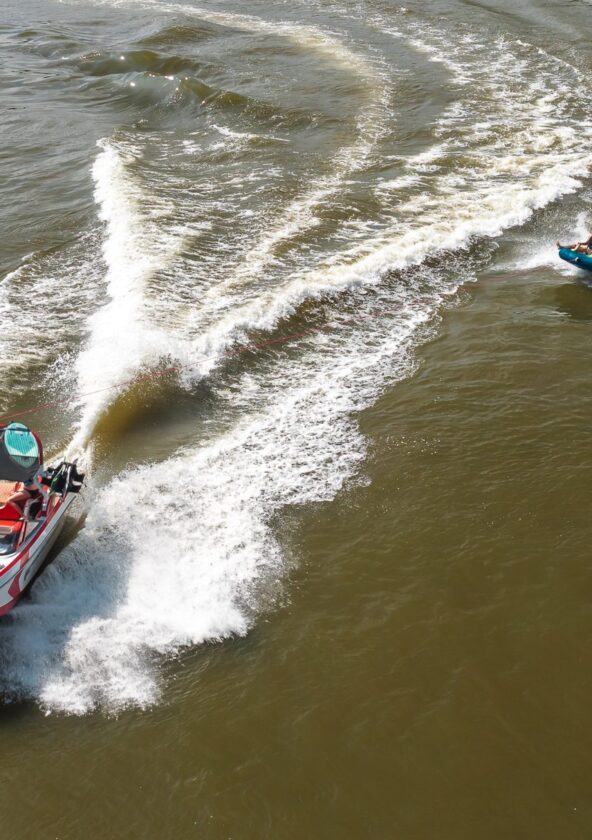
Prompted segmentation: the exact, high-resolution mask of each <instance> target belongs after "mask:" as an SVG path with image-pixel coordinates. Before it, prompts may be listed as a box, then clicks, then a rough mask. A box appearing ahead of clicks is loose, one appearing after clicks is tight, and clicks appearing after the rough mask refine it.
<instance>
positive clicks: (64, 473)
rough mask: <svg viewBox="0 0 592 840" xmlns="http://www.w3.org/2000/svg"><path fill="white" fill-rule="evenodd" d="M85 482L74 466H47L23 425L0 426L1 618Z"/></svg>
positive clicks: (42, 556)
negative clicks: (44, 464)
mask: <svg viewBox="0 0 592 840" xmlns="http://www.w3.org/2000/svg"><path fill="white" fill-rule="evenodd" d="M83 480H84V476H83V475H82V474H81V473H79V472H78V471H77V469H76V464H75V463H73V464H71V463H67V462H65V461H63V462H62V463H60V464H58V465H57V466H56V467H52V468H45V467H44V466H43V446H42V444H41V441H40V440H39V438H38V437H37V435H36V434H35V433H34V432H32V431H31V430H30V429H28V428H27V427H26V426H24V425H23V424H22V423H8V424H7V425H5V426H0V616H2V615H5V614H6V613H7V612H8V611H9V610H11V609H12V607H14V605H15V604H16V603H17V601H18V600H19V598H20V597H21V596H22V595H23V593H24V592H25V590H26V588H27V587H28V586H29V584H30V583H31V581H32V580H33V578H34V577H35V575H36V574H37V572H38V571H39V569H40V568H41V566H42V564H43V561H44V560H45V559H46V558H47V555H48V554H49V551H50V549H51V547H52V546H53V544H54V543H55V541H56V539H57V538H58V536H59V534H60V531H61V530H62V528H63V527H64V524H65V520H66V514H67V512H68V509H69V508H70V506H71V504H72V502H73V501H74V499H75V498H76V494H77V493H78V492H79V491H80V488H81V487H82V482H83Z"/></svg>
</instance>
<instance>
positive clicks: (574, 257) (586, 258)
mask: <svg viewBox="0 0 592 840" xmlns="http://www.w3.org/2000/svg"><path fill="white" fill-rule="evenodd" d="M559 256H560V257H561V259H562V260H565V262H568V263H571V264H572V265H576V266H577V267H578V268H585V269H586V270H587V271H592V254H579V253H578V252H577V251H572V250H571V249H570V248H560V249H559Z"/></svg>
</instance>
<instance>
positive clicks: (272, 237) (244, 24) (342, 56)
mask: <svg viewBox="0 0 592 840" xmlns="http://www.w3.org/2000/svg"><path fill="white" fill-rule="evenodd" d="M107 2H108V0H107ZM113 2H114V3H115V4H116V5H117V0H113ZM138 2H139V4H140V5H142V6H148V7H154V8H157V9H158V10H159V11H162V12H167V13H170V12H181V13H183V14H185V15H190V16H194V17H198V18H200V19H203V20H208V21H211V22H213V23H218V24H221V25H224V26H232V27H235V28H241V29H245V30H247V31H249V32H268V33H271V34H273V35H279V36H282V37H285V38H286V39H289V40H291V41H292V42H293V43H295V44H297V45H298V46H299V47H300V48H301V49H303V50H308V51H310V52H313V53H318V54H319V55H321V56H323V57H324V58H326V59H328V60H329V61H331V63H332V64H336V65H337V66H341V67H342V68H343V69H344V70H345V71H346V72H347V73H348V74H351V73H352V72H353V73H355V74H356V75H357V77H358V79H359V80H360V81H361V82H362V83H363V84H364V86H365V88H366V90H367V100H368V101H367V102H366V103H365V104H364V107H363V108H362V111H361V113H360V114H359V115H358V117H357V120H356V132H357V134H358V138H357V139H356V141H355V142H354V143H353V144H351V145H350V146H347V147H345V148H342V149H340V150H339V151H338V152H337V153H336V155H335V157H334V159H333V161H332V163H331V174H329V175H327V176H326V177H324V178H320V179H317V180H316V182H315V183H314V186H313V187H312V188H311V189H310V190H308V191H307V192H305V193H304V195H302V196H299V197H298V198H296V199H295V200H294V201H293V202H292V203H291V204H290V205H289V206H288V207H287V208H286V210H285V211H284V213H283V214H282V217H281V218H280V219H279V220H278V222H277V223H275V224H274V225H273V227H272V228H271V229H269V230H267V231H266V232H265V234H264V235H263V236H262V237H261V239H260V240H259V242H258V243H257V244H256V245H254V246H253V247H252V248H250V249H249V251H248V252H247V254H246V255H244V257H243V258H242V260H241V263H240V264H239V265H238V266H237V267H236V269H235V271H234V272H233V273H232V275H231V276H230V277H229V278H228V280H226V281H225V282H224V283H223V284H222V288H221V285H217V286H216V292H215V293H216V295H217V296H218V295H219V294H220V293H221V292H222V291H223V289H224V288H230V287H232V286H235V285H240V284H241V283H244V282H245V281H250V280H251V279H252V278H253V277H254V276H256V275H259V274H261V273H262V272H263V271H264V270H265V269H266V268H267V267H268V266H269V265H270V263H271V262H272V261H273V259H274V254H275V252H276V249H277V247H278V245H280V244H281V243H283V242H286V241H289V240H290V239H292V238H293V237H295V236H296V235H297V234H299V233H301V232H302V231H304V230H307V229H309V228H311V227H314V226H315V225H316V224H317V222H318V220H317V217H316V215H315V208H317V207H318V206H319V205H320V204H322V203H323V202H324V201H326V200H327V199H328V198H329V197H330V196H332V195H334V194H335V192H336V191H337V190H338V189H339V186H340V184H341V183H342V182H343V180H344V179H345V178H346V177H347V176H348V175H351V174H352V173H354V172H355V171H357V170H359V169H361V168H362V167H363V166H364V165H365V164H367V162H368V161H369V160H370V157H371V154H372V150H373V149H374V147H375V146H376V143H377V142H378V140H379V138H380V137H381V135H382V134H383V133H384V131H385V126H386V122H387V120H388V119H390V120H391V123H392V119H393V115H392V113H389V110H388V104H389V101H390V97H391V84H392V82H390V81H389V80H388V78H387V76H386V74H385V72H384V70H383V71H382V72H378V69H377V68H376V66H374V65H373V63H371V62H370V61H369V60H368V59H366V58H365V57H364V56H362V55H360V54H359V53H358V52H356V51H355V50H353V49H352V48H351V47H349V46H347V45H346V44H344V43H343V42H342V41H340V40H339V39H337V38H336V37H335V36H334V35H330V34H328V33H326V32H323V31H322V30H321V29H319V28H317V27H314V26H307V25H305V24H294V23H286V22H282V21H274V22H269V21H266V20H264V19H263V18H258V17H254V16H252V15H246V14H238V13H235V12H216V11H213V10H211V9H207V8H201V7H195V6H188V5H185V4H182V3H171V4H166V5H163V4H162V3H147V2H146V0H138Z"/></svg>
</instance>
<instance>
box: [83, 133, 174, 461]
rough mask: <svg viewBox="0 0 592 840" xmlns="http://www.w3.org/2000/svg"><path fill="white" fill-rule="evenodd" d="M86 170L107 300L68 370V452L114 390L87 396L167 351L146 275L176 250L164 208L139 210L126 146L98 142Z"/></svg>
mask: <svg viewBox="0 0 592 840" xmlns="http://www.w3.org/2000/svg"><path fill="white" fill-rule="evenodd" d="M99 146H100V148H101V151H100V152H99V154H98V156H97V158H96V161H95V164H94V166H93V170H92V174H93V178H94V181H95V199H96V201H97V203H98V205H99V208H100V210H99V215H100V218H101V219H102V221H103V222H105V225H106V235H105V239H104V242H103V259H104V262H105V265H106V267H107V274H106V284H107V293H108V296H109V300H108V302H107V303H106V304H105V305H104V306H102V307H101V308H100V309H98V310H97V311H96V312H95V313H94V314H93V315H92V316H91V317H90V318H89V320H88V333H89V336H88V340H87V343H86V347H85V348H84V350H83V351H82V352H81V353H80V355H79V357H78V360H77V363H76V368H77V373H78V387H79V391H80V392H81V393H82V394H83V395H85V396H84V397H83V398H82V400H83V401H82V416H81V419H80V421H79V425H78V430H77V433H76V436H75V437H74V440H73V442H72V444H71V446H70V450H69V451H70V453H72V452H74V451H76V450H78V449H80V448H83V447H84V446H85V444H86V443H87V441H88V440H89V437H90V435H91V434H92V431H93V429H94V426H95V424H96V422H97V419H98V417H99V416H100V414H101V413H102V411H103V410H104V409H105V407H106V405H107V404H108V403H109V402H110V401H111V400H112V399H113V398H114V396H115V394H116V391H109V392H107V393H99V394H94V395H90V396H88V393H89V392H92V391H95V390H98V389H100V388H108V387H110V386H114V385H116V384H117V383H118V382H120V381H124V380H126V379H128V378H129V377H130V376H131V375H132V374H133V373H135V372H136V371H138V370H139V369H140V368H141V367H142V366H143V365H145V364H148V363H149V362H156V361H158V359H159V358H160V357H161V356H162V355H166V354H167V353H169V352H171V349H172V344H173V342H172V341H171V337H170V336H167V335H166V334H165V333H163V332H162V331H161V330H158V329H156V328H155V327H153V326H151V325H150V322H149V320H148V318H147V316H146V312H145V297H144V295H145V285H146V281H147V280H148V279H149V278H150V277H151V276H152V275H153V274H154V273H155V272H156V271H158V270H161V269H163V268H164V267H166V265H167V263H168V262H170V260H171V259H172V258H173V257H174V256H175V255H176V254H177V253H178V250H179V248H180V247H181V245H182V242H183V238H182V236H181V235H179V234H172V233H167V231H166V226H165V208H162V207H161V208H159V207H158V202H157V201H156V200H155V199H152V200H151V207H152V210H151V214H150V215H148V214H147V212H146V211H145V210H144V209H143V206H142V204H143V196H142V192H141V189H140V188H139V187H138V186H136V184H135V183H134V180H133V178H132V177H131V175H130V174H129V172H128V167H129V166H130V164H131V163H132V162H133V154H132V150H131V149H130V148H128V149H125V150H122V149H121V148H119V147H118V146H116V145H115V144H114V143H112V142H109V141H105V140H103V141H101V142H100V143H99Z"/></svg>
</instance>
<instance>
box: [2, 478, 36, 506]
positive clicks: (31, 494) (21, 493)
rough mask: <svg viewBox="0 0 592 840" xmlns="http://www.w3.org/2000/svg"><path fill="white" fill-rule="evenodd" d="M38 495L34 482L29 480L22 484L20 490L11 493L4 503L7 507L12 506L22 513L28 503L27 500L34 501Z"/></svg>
mask: <svg viewBox="0 0 592 840" xmlns="http://www.w3.org/2000/svg"><path fill="white" fill-rule="evenodd" d="M38 495H39V490H38V489H37V485H36V484H35V482H34V481H32V480H29V481H25V482H24V483H23V486H22V488H21V489H20V490H17V491H16V493H13V494H12V496H10V497H9V498H8V499H7V500H6V503H5V504H7V505H13V507H15V508H18V510H21V511H22V512H23V513H24V511H25V505H26V504H27V502H28V501H29V499H34V498H36V497H37V496H38Z"/></svg>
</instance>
